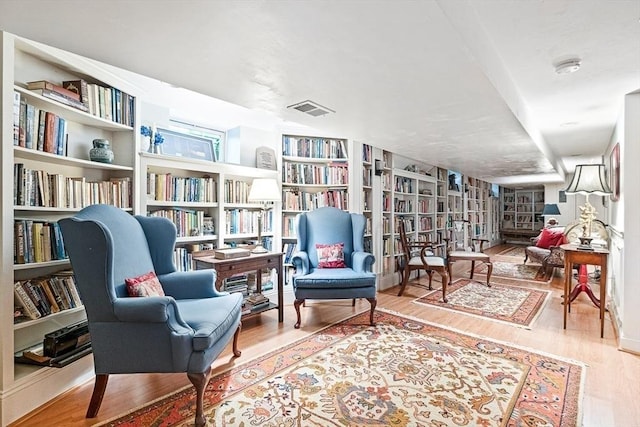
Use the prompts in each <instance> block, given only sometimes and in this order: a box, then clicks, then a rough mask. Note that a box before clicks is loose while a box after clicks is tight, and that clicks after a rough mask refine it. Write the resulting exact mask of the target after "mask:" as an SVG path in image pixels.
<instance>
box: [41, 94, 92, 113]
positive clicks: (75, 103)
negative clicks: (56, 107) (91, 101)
mask: <svg viewBox="0 0 640 427" xmlns="http://www.w3.org/2000/svg"><path fill="white" fill-rule="evenodd" d="M33 92H36V93H39V94H40V95H42V96H44V97H45V98H49V99H52V100H54V101H57V102H59V103H61V104H64V105H66V106H69V107H73V108H77V109H78V110H81V111H84V112H89V107H87V106H86V105H84V104H83V103H82V102H80V101H77V100H75V99H73V98H68V97H66V96H64V95H62V94H60V93H58V92H54V91H52V90H48V89H35V90H33Z"/></svg>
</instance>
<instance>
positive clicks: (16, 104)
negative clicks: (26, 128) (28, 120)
mask: <svg viewBox="0 0 640 427" xmlns="http://www.w3.org/2000/svg"><path fill="white" fill-rule="evenodd" d="M13 145H20V92H15V91H14V92H13Z"/></svg>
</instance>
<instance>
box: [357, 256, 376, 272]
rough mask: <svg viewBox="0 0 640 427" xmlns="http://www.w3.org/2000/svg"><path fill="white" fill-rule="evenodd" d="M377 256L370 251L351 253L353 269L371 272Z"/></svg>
mask: <svg viewBox="0 0 640 427" xmlns="http://www.w3.org/2000/svg"><path fill="white" fill-rule="evenodd" d="M375 260H376V259H375V258H374V256H373V255H371V254H370V253H368V252H353V253H352V254H351V264H352V267H353V271H355V272H358V273H371V271H372V266H373V263H374V262H375Z"/></svg>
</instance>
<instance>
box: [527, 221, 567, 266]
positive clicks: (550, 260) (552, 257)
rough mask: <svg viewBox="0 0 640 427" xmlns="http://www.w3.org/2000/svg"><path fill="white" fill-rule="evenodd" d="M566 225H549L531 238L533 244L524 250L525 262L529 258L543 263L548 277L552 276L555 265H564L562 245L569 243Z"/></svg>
mask: <svg viewBox="0 0 640 427" xmlns="http://www.w3.org/2000/svg"><path fill="white" fill-rule="evenodd" d="M564 230H565V227H548V228H544V229H542V231H540V234H538V235H537V236H536V237H532V238H531V245H529V246H527V247H526V248H525V250H524V263H525V264H526V263H527V261H528V260H531V261H533V262H537V263H539V264H542V267H543V268H544V270H545V275H546V277H551V274H553V269H554V268H555V267H560V268H562V267H564V253H563V251H562V249H560V245H562V244H564V243H567V242H568V239H567V237H566V236H565V233H564Z"/></svg>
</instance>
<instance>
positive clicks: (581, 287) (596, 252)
mask: <svg viewBox="0 0 640 427" xmlns="http://www.w3.org/2000/svg"><path fill="white" fill-rule="evenodd" d="M560 248H561V249H562V250H563V251H564V329H567V312H571V301H572V300H573V299H575V297H576V296H577V295H578V294H579V293H580V292H586V293H587V294H588V295H589V297H590V298H591V300H592V301H593V303H594V304H595V305H596V306H597V307H599V308H600V338H604V312H605V305H606V296H607V258H608V256H609V251H608V250H606V249H602V248H593V250H590V251H585V250H580V249H578V245H571V244H569V245H561V246H560ZM574 264H580V265H586V264H590V265H597V266H600V299H596V298H595V296H594V295H593V291H592V290H591V287H590V286H589V283H588V282H587V280H584V282H583V281H581V282H580V283H578V284H577V285H576V288H575V289H574V290H573V291H572V290H571V282H572V280H571V279H572V276H573V265H574ZM585 268H586V267H585ZM585 279H586V277H585Z"/></svg>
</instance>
